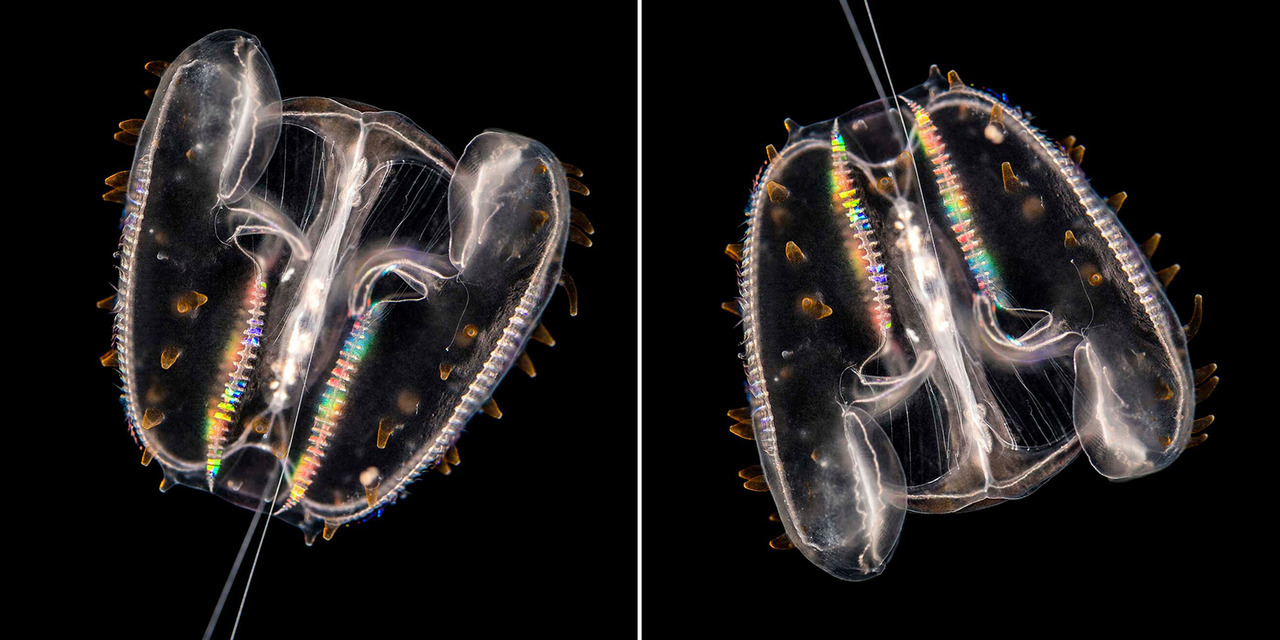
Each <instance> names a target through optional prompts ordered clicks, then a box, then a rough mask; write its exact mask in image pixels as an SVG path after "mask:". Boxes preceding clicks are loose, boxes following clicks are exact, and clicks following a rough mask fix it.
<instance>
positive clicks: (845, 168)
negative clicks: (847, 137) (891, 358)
mask: <svg viewBox="0 0 1280 640" xmlns="http://www.w3.org/2000/svg"><path fill="white" fill-rule="evenodd" d="M838 126H839V124H838V123H837V124H836V125H833V127H832V132H831V192H832V194H833V197H834V199H835V200H836V202H837V203H839V207H840V209H843V210H844V214H845V216H846V217H847V218H848V219H849V229H851V230H852V231H853V236H854V237H853V238H848V236H846V238H847V241H846V243H845V244H846V246H847V247H848V249H849V257H850V258H851V259H852V260H853V261H854V263H855V264H856V265H857V267H858V268H860V269H862V270H864V271H866V272H867V278H868V279H869V280H870V281H871V290H872V291H874V292H875V296H874V298H873V299H872V301H873V303H874V304H873V305H872V309H871V316H872V318H874V322H875V325H876V328H877V329H878V330H879V331H880V333H881V334H884V333H885V332H886V331H888V330H889V328H890V327H892V326H893V316H892V314H890V312H889V307H890V305H889V274H887V273H885V270H884V263H883V262H881V261H880V252H879V251H876V250H875V247H876V245H878V244H879V241H877V240H876V239H875V231H873V230H872V228H871V221H870V220H868V219H867V208H866V205H865V204H864V203H863V202H862V198H861V197H859V195H858V188H857V185H855V184H854V181H853V168H852V167H851V166H850V163H849V158H848V157H846V154H845V143H844V137H843V136H841V135H840V132H839V131H837V130H835V127H838Z"/></svg>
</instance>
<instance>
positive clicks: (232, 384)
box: [115, 31, 571, 541]
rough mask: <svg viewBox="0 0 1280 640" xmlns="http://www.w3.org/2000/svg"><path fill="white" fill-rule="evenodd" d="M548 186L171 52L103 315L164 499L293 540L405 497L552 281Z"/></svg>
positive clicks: (552, 201)
mask: <svg viewBox="0 0 1280 640" xmlns="http://www.w3.org/2000/svg"><path fill="white" fill-rule="evenodd" d="M560 167H561V165H560V163H559V161H558V160H557V159H556V157H555V156H554V155H553V154H552V153H551V152H550V151H549V150H548V149H547V148H546V147H544V146H543V145H541V144H540V143H538V142H536V141H533V140H530V139H528V138H524V137H522V136H519V135H516V134H511V133H506V132H501V131H489V132H486V133H483V134H481V135H480V136H478V137H476V138H475V139H474V140H472V142H471V143H470V144H469V145H468V146H467V148H466V149H465V150H464V151H463V153H462V156H461V157H460V158H458V159H455V157H454V156H453V155H452V154H451V153H450V152H449V151H448V150H447V149H445V148H444V147H442V146H441V145H440V144H439V143H438V142H436V140H435V139H433V138H432V137H431V136H430V135H428V134H427V133H426V132H424V131H423V130H422V129H420V128H418V127H417V126H416V125H415V124H414V123H413V122H412V121H410V120H409V119H408V118H406V117H404V116H402V115H400V114H397V113H392V112H383V111H378V110H377V109H375V108H373V107H370V106H368V105H364V104H360V103H355V102H350V101H337V100H331V99H327V98H315V97H307V98H292V99H284V100H282V99H281V96H280V93H279V90H278V88H277V86H276V82H275V78H274V75H273V71H272V68H271V64H270V62H269V60H268V59H267V56H266V54H265V52H264V51H263V50H262V48H261V46H260V45H259V43H258V41H257V40H256V39H255V38H253V37H252V36H250V35H248V34H245V33H241V32H237V31H221V32H217V33H214V34H211V35H209V36H207V37H205V38H204V39H202V40H200V41H199V42H197V43H196V44H194V45H192V46H191V47H189V48H188V49H187V50H186V51H184V52H183V53H182V55H181V56H179V57H178V59H177V60H175V61H174V62H173V63H172V64H171V65H170V66H169V67H168V69H167V71H166V72H165V73H164V76H163V77H162V78H161V81H160V86H159V88H158V89H157V92H156V95H155V98H154V102H153V104H152V107H151V110H150V112H149V114H148V115H147V118H146V123H145V125H144V127H143V129H142V131H141V132H140V135H139V140H138V145H137V152H136V155H135V158H134V164H133V167H132V170H131V173H130V182H129V189H128V193H127V200H126V206H125V212H124V217H123V220H122V229H123V233H122V238H121V251H120V256H121V264H120V273H121V277H120V283H119V296H118V302H117V307H116V312H117V316H116V336H115V340H116V350H117V352H118V358H119V362H120V369H121V375H122V378H123V386H124V396H123V400H124V403H125V408H126V413H127V415H128V417H129V421H130V424H131V427H132V430H133V433H134V435H135V438H136V439H137V440H138V442H139V444H140V445H141V446H143V447H144V448H145V449H146V451H147V452H148V454H147V455H149V456H153V458H154V460H155V461H157V462H158V463H159V464H160V465H161V466H162V467H163V468H164V470H165V483H166V485H172V484H175V483H178V484H184V485H189V486H192V487H196V488H199V489H202V490H206V491H211V492H213V493H215V494H217V495H220V496H222V497H224V498H226V499H227V500H230V501H232V502H235V503H237V504H240V505H242V506H245V507H248V508H251V509H266V508H267V506H266V505H270V504H272V503H273V502H274V504H275V510H274V512H273V515H276V516H278V517H280V518H282V519H284V520H286V521H288V522H291V523H293V524H295V525H298V526H299V527H301V528H302V529H303V531H304V532H305V533H306V534H307V539H308V541H310V540H311V539H313V538H314V536H315V535H316V533H317V532H318V531H320V530H321V529H322V528H323V527H325V526H330V527H336V526H337V525H340V524H342V523H345V522H348V521H351V520H355V519H359V518H363V517H366V516H369V515H371V514H375V513H377V512H378V511H379V510H380V509H381V508H382V507H383V506H384V505H386V504H388V503H389V502H392V501H394V500H395V499H396V498H397V497H398V496H400V495H402V494H403V493H404V491H405V487H406V485H408V483H410V482H411V481H412V480H413V479H414V477H416V476H417V475H418V474H420V473H421V472H423V471H425V470H427V469H430V468H432V467H434V466H435V465H437V464H439V463H440V461H441V460H442V458H443V457H444V456H445V455H446V452H447V451H448V450H449V449H450V448H451V447H452V446H453V444H454V442H455V441H456V440H457V438H458V436H459V435H460V433H461V431H462V429H463V427H464V426H465V425H466V423H467V421H468V420H469V419H470V417H471V416H472V415H473V414H474V413H475V412H476V411H477V410H479V409H480V408H481V407H482V406H483V405H484V404H485V402H487V401H488V399H489V396H490V395H491V393H492V392H493V390H494V388H495V387H496V386H497V384H498V383H499V382H500V381H501V379H502V377H503V376H504V375H505V374H506V372H507V371H508V369H509V368H510V367H511V365H512V364H514V363H515V361H516V359H517V358H518V357H519V355H520V354H521V352H522V351H523V349H524V347H525V344H526V342H527V341H528V339H529V337H530V334H531V333H532V332H533V330H534V329H535V328H536V326H537V321H538V318H539V316H540V315H541V313H542V311H543V309H544V308H545V306H546V304H547V301H548V299H549V298H550V295H551V293H552V290H553V288H554V287H555V285H556V283H557V282H558V281H559V279H560V270H561V260H562V258H563V255H564V249H565V244H566V242H567V240H568V237H569V230H570V215H571V208H570V206H569V202H568V200H569V198H568V185H567V182H566V178H565V175H564V173H563V171H562V170H561V168H560ZM277 487H279V491H278V493H277Z"/></svg>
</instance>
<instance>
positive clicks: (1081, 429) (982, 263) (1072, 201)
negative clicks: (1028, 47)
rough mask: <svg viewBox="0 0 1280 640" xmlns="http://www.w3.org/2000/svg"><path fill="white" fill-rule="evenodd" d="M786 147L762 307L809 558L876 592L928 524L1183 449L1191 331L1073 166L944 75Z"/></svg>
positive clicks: (750, 286)
mask: <svg viewBox="0 0 1280 640" xmlns="http://www.w3.org/2000/svg"><path fill="white" fill-rule="evenodd" d="M788 129H789V132H790V135H789V138H788V141H787V144H786V146H785V147H784V148H783V149H782V150H781V152H780V153H779V154H778V155H777V156H776V157H774V158H772V159H771V162H770V163H769V164H768V165H767V166H766V168H765V169H764V170H763V172H762V175H761V176H760V177H759V180H758V184H757V188H756V190H755V192H754V194H753V196H752V200H751V202H750V205H749V207H748V211H747V214H748V216H749V218H750V222H749V227H748V231H747V237H746V239H745V240H744V244H743V249H742V260H741V262H742V265H741V274H742V277H741V295H742V300H741V308H742V312H743V319H744V327H745V347H746V350H745V358H746V369H747V377H748V386H749V396H750V401H751V420H752V424H753V429H754V434H755V440H756V442H757V445H758V448H759V451H760V456H761V462H762V464H761V467H762V470H763V473H764V477H765V479H766V480H767V482H768V486H769V488H770V489H771V491H772V493H773V496H774V500H775V502H776V503H777V505H778V508H779V509H778V510H779V514H780V516H781V519H782V522H783V524H784V526H785V528H786V533H787V536H788V538H789V539H790V540H791V542H792V543H793V544H794V545H795V546H796V547H797V548H799V549H800V550H801V551H802V552H803V553H804V554H805V555H806V556H807V557H808V558H809V559H810V560H811V561H813V562H814V563H815V564H817V565H819V566H820V567H822V568H823V569H824V570H826V571H828V572H829V573H831V574H833V575H835V576H837V577H840V578H844V579H848V580H860V579H865V578H868V577H871V576H874V575H877V574H878V573H880V572H881V571H882V570H883V569H884V567H885V563H886V562H887V561H888V559H889V557H890V556H891V554H892V553H893V551H894V548H895V546H896V544H897V539H898V534H899V532H900V530H901V527H902V524H903V519H904V514H905V512H906V511H908V510H911V511H919V512H929V513H945V512H954V511H959V510H963V509H973V508H981V507H984V506H989V505H991V504H994V503H996V502H998V501H1001V500H1007V499H1014V498H1020V497H1023V496H1026V495H1027V494H1029V493H1031V492H1032V491H1034V490H1035V489H1036V488H1037V487H1039V486H1040V485H1041V484H1042V483H1044V482H1045V481H1047V480H1048V479H1049V478H1050V477H1052V476H1053V475H1054V474H1055V473H1057V472H1058V471H1059V470H1061V469H1062V468H1063V467H1064V466H1065V465H1066V464H1067V463H1069V462H1070V461H1071V460H1072V459H1073V458H1074V457H1075V456H1076V454H1077V453H1078V452H1079V451H1081V450H1083V451H1084V452H1085V454H1086V455H1087V457H1088V459H1089V461H1090V463H1091V464H1092V465H1093V466H1094V467H1095V468H1096V469H1097V470H1098V471H1099V472H1100V473H1102V474H1103V475H1105V476H1107V477H1109V478H1112V479H1117V480H1123V479H1129V478H1135V477H1139V476H1142V475H1145V474H1149V473H1152V472H1154V471H1157V470H1159V469H1161V468H1163V467H1165V466H1167V465H1168V464H1170V463H1171V462H1172V461H1173V460H1174V459H1175V458H1176V457H1177V456H1178V454H1179V453H1181V451H1182V450H1183V449H1184V448H1185V446H1186V445H1187V442H1188V439H1189V437H1190V435H1191V430H1192V421H1193V418H1194V415H1193V412H1194V402H1195V396H1196V390H1195V387H1194V385H1193V382H1192V381H1193V376H1192V371H1191V365H1190V361H1189V359H1188V356H1187V346H1186V337H1185V335H1184V330H1183V327H1182V325H1181V323H1180V322H1179V321H1178V317H1177V315H1176V314H1175V313H1174V311H1173V309H1172V307H1171V306H1170V304H1169V302H1168V300H1167V299H1166V298H1165V295H1164V292H1163V289H1162V286H1161V282H1160V280H1159V278H1158V277H1157V275H1156V273H1155V272H1154V271H1153V270H1152V268H1151V266H1150V264H1149V263H1148V262H1147V260H1146V258H1145V257H1144V255H1143V252H1142V250H1141V249H1140V248H1139V246H1138V245H1137V244H1136V243H1135V242H1134V241H1133V240H1132V238H1130V237H1129V235H1128V234H1127V233H1126V232H1125V230H1124V228H1123V227H1122V226H1121V225H1120V223H1119V222H1118V220H1117V218H1116V216H1115V213H1114V211H1113V209H1112V208H1111V207H1110V206H1109V205H1108V203H1107V202H1106V201H1104V200H1103V199H1102V198H1100V197H1099V196H1098V195H1097V194H1096V193H1094V192H1093V190H1092V189H1091V188H1090V187H1089V185H1088V182H1087V181H1086V179H1085V178H1084V176H1083V174H1082V173H1081V172H1080V169H1079V167H1078V165H1077V162H1075V161H1073V159H1072V157H1071V155H1070V153H1071V150H1070V149H1068V148H1064V147H1062V146H1059V145H1058V144H1055V143H1052V142H1049V141H1048V140H1046V139H1045V138H1044V136H1042V135H1041V134H1040V133H1039V132H1038V131H1036V130H1035V129H1034V128H1033V127H1031V126H1030V125H1029V124H1028V122H1027V120H1026V119H1025V118H1024V117H1023V114H1022V112H1021V111H1020V110H1019V109H1017V108H1014V107H1011V106H1009V105H1007V104H1004V103H1003V102H1001V100H1000V99H999V98H997V97H995V96H993V95H991V94H990V93H988V92H985V91H980V90H976V89H973V88H971V87H968V86H965V85H963V83H961V82H960V81H959V77H958V76H955V75H954V73H953V74H952V76H951V77H950V78H944V77H943V76H942V75H941V74H940V73H938V72H937V70H936V68H935V69H934V70H932V71H931V74H930V78H929V80H928V81H927V82H926V83H925V84H923V85H920V86H918V87H915V88H912V89H910V90H908V91H905V92H903V93H901V94H900V96H899V99H898V101H897V106H896V107H895V105H894V101H893V100H892V99H891V100H890V101H889V102H888V104H886V103H885V102H879V101H878V102H874V103H872V104H868V105H865V106H863V107H860V108H858V109H855V110H853V111H851V112H849V113H848V114H845V115H843V116H840V117H838V118H835V119H833V120H828V121H826V122H820V123H817V124H814V125H810V126H807V127H798V126H793V125H792V124H791V123H788Z"/></svg>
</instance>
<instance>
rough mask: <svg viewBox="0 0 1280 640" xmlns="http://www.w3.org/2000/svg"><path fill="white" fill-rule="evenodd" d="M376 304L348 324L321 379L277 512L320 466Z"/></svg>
mask: <svg viewBox="0 0 1280 640" xmlns="http://www.w3.org/2000/svg"><path fill="white" fill-rule="evenodd" d="M378 306H379V305H377V304H374V305H371V306H370V307H369V309H368V310H367V311H365V312H364V314H362V315H361V316H360V317H358V318H356V321H355V323H354V324H353V325H352V327H351V333H349V334H347V339H346V341H345V342H344V343H343V345H342V351H341V352H339V353H338V361H337V363H336V364H335V366H334V368H333V371H331V372H330V373H329V380H328V381H327V382H326V383H325V384H326V385H327V388H326V389H325V391H324V393H323V394H322V395H321V396H320V406H319V407H318V408H317V409H316V417H315V420H314V421H313V422H312V425H311V435H310V436H309V437H308V438H307V441H308V442H309V444H308V445H307V450H306V451H304V452H303V454H302V457H301V458H299V459H298V467H297V470H296V472H295V473H294V477H293V487H292V488H291V489H290V490H289V498H288V499H287V500H286V501H285V503H284V505H282V506H281V507H280V509H279V512H284V511H287V510H289V509H292V508H293V507H294V506H295V505H297V504H298V502H300V501H301V500H302V497H303V496H304V495H306V493H307V487H310V486H311V481H312V480H313V479H314V478H315V474H316V472H317V471H319V470H320V463H321V462H322V461H323V460H324V454H325V449H326V448H328V446H329V439H330V438H331V437H332V436H333V434H334V432H336V431H337V428H338V423H339V422H341V421H342V416H343V413H344V409H345V408H346V404H347V392H348V388H347V385H348V384H349V383H350V382H351V378H352V377H353V376H355V373H356V371H357V370H358V369H359V367H360V360H361V359H363V358H364V356H365V353H366V352H367V351H368V350H369V345H370V343H371V342H372V340H373V329H374V325H375V324H376V322H377V318H376V316H375V311H377V310H378Z"/></svg>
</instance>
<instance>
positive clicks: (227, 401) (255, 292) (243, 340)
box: [204, 278, 267, 490]
mask: <svg viewBox="0 0 1280 640" xmlns="http://www.w3.org/2000/svg"><path fill="white" fill-rule="evenodd" d="M266 297H267V283H266V281H264V280H262V279H261V278H257V279H255V280H254V283H253V284H252V285H250V286H249V296H248V298H249V299H248V300H247V301H246V303H245V306H246V307H248V309H249V321H248V323H247V324H248V326H247V327H245V330H244V331H243V332H242V333H241V334H240V335H239V336H232V338H231V341H230V343H229V344H228V345H227V355H226V361H227V362H228V363H233V364H232V366H231V367H230V369H231V373H230V374H229V375H228V379H227V384H226V385H224V386H223V388H222V395H220V396H218V397H216V398H214V399H213V400H212V401H211V402H210V404H211V405H213V406H212V407H211V408H210V409H209V417H208V419H207V420H206V421H205V427H204V435H205V441H206V442H207V443H208V451H207V454H206V456H205V457H206V460H205V473H206V475H207V478H208V482H209V489H210V490H212V489H213V481H214V480H215V479H216V478H217V477H218V470H219V469H221V468H222V449H223V446H225V445H226V443H227V433H228V432H229V431H230V430H231V424H232V423H233V422H235V415H236V411H238V410H239V409H240V404H241V402H242V401H243V398H244V391H245V386H246V385H248V383H249V372H250V371H252V370H253V361H254V360H256V359H257V358H258V347H259V346H260V345H261V340H262V316H263V315H264V314H265V313H266V312H265V311H263V307H264V306H265V303H266ZM237 348H238V349H239V350H238V351H237Z"/></svg>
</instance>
